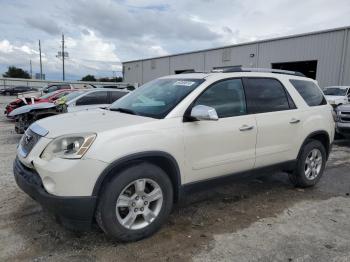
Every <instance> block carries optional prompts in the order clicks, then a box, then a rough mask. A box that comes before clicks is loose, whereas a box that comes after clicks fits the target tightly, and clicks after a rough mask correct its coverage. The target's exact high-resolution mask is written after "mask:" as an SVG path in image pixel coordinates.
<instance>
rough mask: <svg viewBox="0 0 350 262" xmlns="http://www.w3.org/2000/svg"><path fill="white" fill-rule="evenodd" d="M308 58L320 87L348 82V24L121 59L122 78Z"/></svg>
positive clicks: (268, 64) (133, 80) (267, 65)
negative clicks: (154, 56) (342, 27)
mask: <svg viewBox="0 0 350 262" xmlns="http://www.w3.org/2000/svg"><path fill="white" fill-rule="evenodd" d="M309 60H317V76H316V79H317V80H318V82H319V84H320V86H321V87H324V86H328V85H350V33H349V28H345V29H335V30H333V31H327V32H320V33H311V34H309V35H302V36H295V37H288V38H282V39H277V40H270V41H261V42H256V43H250V44H242V45H237V46H231V47H223V48H218V49H213V50H203V51H199V52H193V53H187V54H180V55H174V56H168V57H160V58H154V59H146V60H140V61H133V62H125V63H123V66H124V81H126V82H129V83H136V82H137V83H145V82H148V81H150V80H152V79H155V78H157V77H160V76H164V75H169V74H174V73H175V71H177V70H188V69H194V70H196V71H199V72H203V71H206V72H207V71H210V70H211V69H213V68H215V67H225V66H236V65H242V66H246V67H265V68H271V64H272V63H283V62H296V61H309Z"/></svg>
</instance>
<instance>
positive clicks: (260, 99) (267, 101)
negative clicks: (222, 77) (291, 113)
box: [244, 78, 290, 113]
mask: <svg viewBox="0 0 350 262" xmlns="http://www.w3.org/2000/svg"><path fill="white" fill-rule="evenodd" d="M244 84H245V88H246V89H245V91H246V96H247V105H248V111H249V113H265V112H274V111H282V110H288V109H290V107H289V103H288V96H287V93H286V91H285V89H284V87H283V86H282V84H281V83H280V82H279V81H278V80H276V79H271V78H246V79H245V80H244Z"/></svg>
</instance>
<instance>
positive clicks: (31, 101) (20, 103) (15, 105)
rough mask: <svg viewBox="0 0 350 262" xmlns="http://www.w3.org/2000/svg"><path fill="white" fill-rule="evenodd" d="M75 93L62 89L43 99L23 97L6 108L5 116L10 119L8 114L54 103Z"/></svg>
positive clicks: (44, 96)
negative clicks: (21, 108) (23, 107)
mask: <svg viewBox="0 0 350 262" xmlns="http://www.w3.org/2000/svg"><path fill="white" fill-rule="evenodd" d="M73 91H75V90H74V89H61V90H57V91H54V92H51V93H48V94H46V95H43V96H41V97H39V98H38V97H23V98H17V99H16V100H15V101H12V102H11V103H9V104H8V105H7V106H6V109H5V112H4V114H5V115H6V116H7V117H8V114H9V113H10V112H11V111H12V110H14V109H16V108H19V107H21V106H26V105H31V104H37V103H44V102H49V103H52V102H54V101H55V100H56V99H58V98H61V97H63V96H65V95H67V94H69V93H71V92H73Z"/></svg>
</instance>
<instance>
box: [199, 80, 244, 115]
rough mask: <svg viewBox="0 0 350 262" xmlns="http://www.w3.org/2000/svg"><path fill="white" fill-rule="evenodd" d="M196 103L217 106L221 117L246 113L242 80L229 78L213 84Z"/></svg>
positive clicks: (216, 108)
mask: <svg viewBox="0 0 350 262" xmlns="http://www.w3.org/2000/svg"><path fill="white" fill-rule="evenodd" d="M196 105H205V106H210V107H213V108H215V110H216V112H217V114H218V116H219V117H220V118H223V117H233V116H239V115H244V114H246V103H245V96H244V89H243V85H242V80H241V79H229V80H224V81H220V82H218V83H215V84H213V85H212V86H210V87H209V88H208V89H207V90H205V91H204V92H203V93H202V94H201V95H200V96H199V97H198V98H197V100H196V102H195V104H194V106H196Z"/></svg>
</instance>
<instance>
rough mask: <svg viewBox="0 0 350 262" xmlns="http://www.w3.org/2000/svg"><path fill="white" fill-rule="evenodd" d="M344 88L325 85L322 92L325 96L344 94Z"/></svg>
mask: <svg viewBox="0 0 350 262" xmlns="http://www.w3.org/2000/svg"><path fill="white" fill-rule="evenodd" d="M346 91H347V89H346V88H339V87H327V88H326V89H325V90H324V91H323V93H324V94H325V95H326V96H345V95H346Z"/></svg>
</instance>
